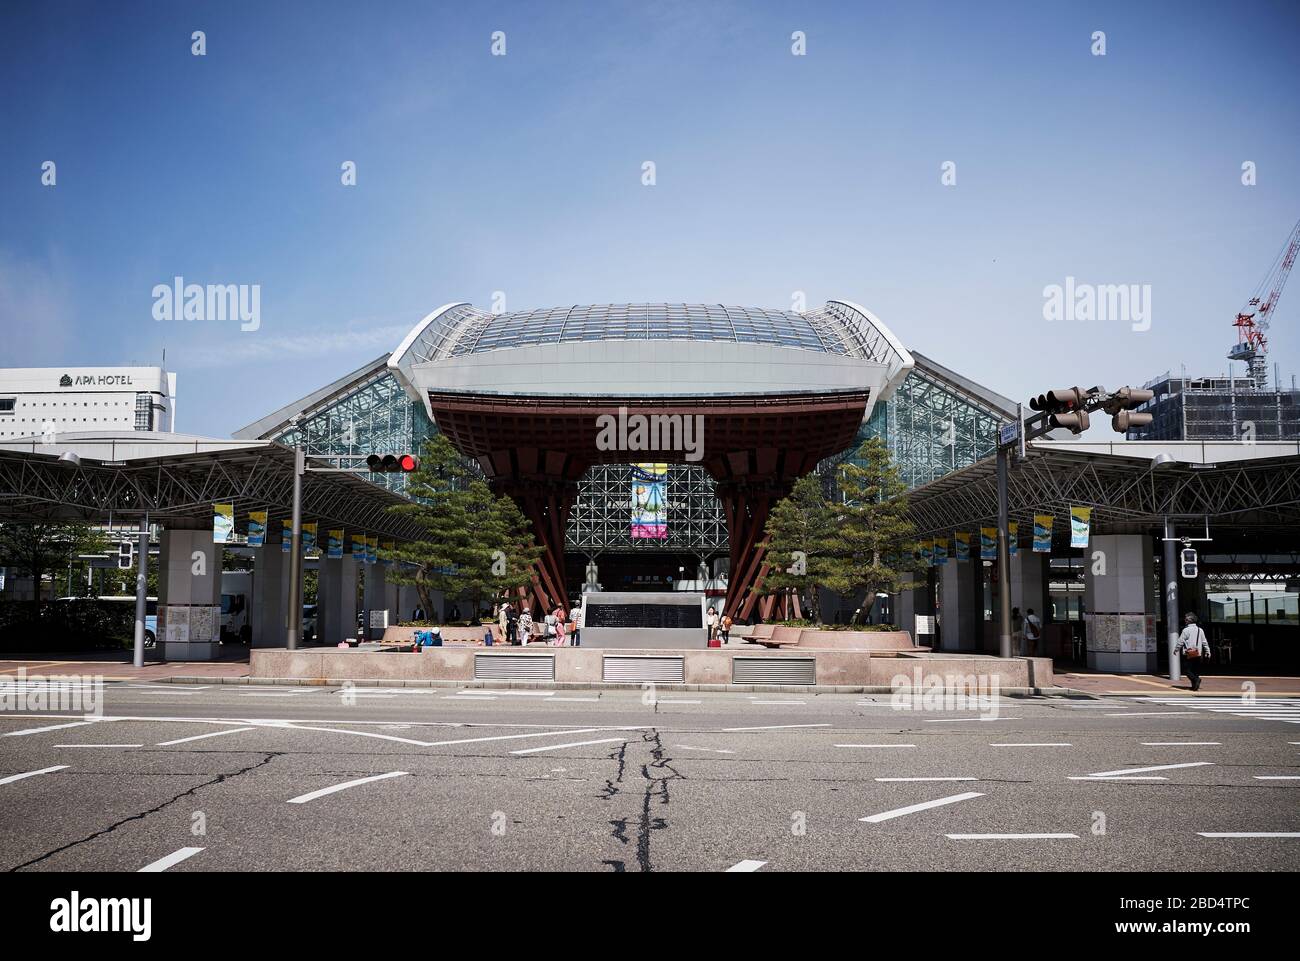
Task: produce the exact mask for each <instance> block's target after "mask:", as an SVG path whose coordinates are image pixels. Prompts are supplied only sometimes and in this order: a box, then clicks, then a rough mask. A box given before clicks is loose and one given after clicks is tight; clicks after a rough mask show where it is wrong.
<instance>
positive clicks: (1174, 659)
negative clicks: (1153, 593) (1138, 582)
mask: <svg viewBox="0 0 1300 961" xmlns="http://www.w3.org/2000/svg"><path fill="white" fill-rule="evenodd" d="M1174 542H1175V538H1174V522H1173V521H1172V520H1171V519H1170V518H1168V517H1166V518H1165V560H1164V564H1163V565H1162V566H1163V567H1164V572H1163V573H1164V581H1165V633H1166V635H1167V640H1168V642H1169V680H1170V682H1171V683H1172V682H1174V681H1178V680H1181V679H1182V676H1183V672H1182V668H1181V665H1180V664H1179V663H1178V655H1177V654H1175V653H1174V649H1175V648H1176V647H1177V646H1178V633H1179V632H1178V567H1177V564H1176V562H1175V560H1174V555H1175V553H1176V552H1177V548H1175V547H1174Z"/></svg>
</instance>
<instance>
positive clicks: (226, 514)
mask: <svg viewBox="0 0 1300 961" xmlns="http://www.w3.org/2000/svg"><path fill="white" fill-rule="evenodd" d="M234 532H235V505H234V504H213V505H212V543H214V544H229V543H230V535H231V534H233V533H234Z"/></svg>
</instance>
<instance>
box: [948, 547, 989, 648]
mask: <svg viewBox="0 0 1300 961" xmlns="http://www.w3.org/2000/svg"><path fill="white" fill-rule="evenodd" d="M942 571H943V573H942V574H940V575H939V617H940V618H941V619H942V620H941V626H940V637H941V638H942V644H943V650H945V651H977V650H979V649H980V647H981V642H982V635H983V631H984V611H983V604H984V600H983V598H984V595H983V592H982V582H981V564H980V562H979V560H977V559H972V560H969V561H961V562H958V561H955V560H952V559H949V561H948V563H947V564H944V565H943V567H942Z"/></svg>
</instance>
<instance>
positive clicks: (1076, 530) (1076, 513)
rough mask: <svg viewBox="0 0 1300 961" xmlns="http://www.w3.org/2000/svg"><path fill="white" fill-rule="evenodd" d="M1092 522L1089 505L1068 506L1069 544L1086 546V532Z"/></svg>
mask: <svg viewBox="0 0 1300 961" xmlns="http://www.w3.org/2000/svg"><path fill="white" fill-rule="evenodd" d="M1091 522H1092V508H1091V507H1071V508H1070V546H1071V547H1087V546H1088V533H1089V528H1090V527H1091Z"/></svg>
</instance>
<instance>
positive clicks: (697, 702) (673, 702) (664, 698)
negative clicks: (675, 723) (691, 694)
mask: <svg viewBox="0 0 1300 961" xmlns="http://www.w3.org/2000/svg"><path fill="white" fill-rule="evenodd" d="M658 703H659V704H703V703H704V702H703V701H670V700H668V698H666V697H661V698H659V700H658Z"/></svg>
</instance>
